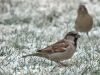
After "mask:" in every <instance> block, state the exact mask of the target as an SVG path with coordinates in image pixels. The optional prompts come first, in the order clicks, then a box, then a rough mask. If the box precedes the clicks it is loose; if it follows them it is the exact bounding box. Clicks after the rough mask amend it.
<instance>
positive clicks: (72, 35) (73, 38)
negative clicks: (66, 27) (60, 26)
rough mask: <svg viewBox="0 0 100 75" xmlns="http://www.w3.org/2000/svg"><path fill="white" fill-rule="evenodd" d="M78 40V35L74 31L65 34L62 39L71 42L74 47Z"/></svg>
mask: <svg viewBox="0 0 100 75" xmlns="http://www.w3.org/2000/svg"><path fill="white" fill-rule="evenodd" d="M78 38H80V35H79V34H78V33H77V32H75V31H70V32H68V33H67V35H66V36H65V37H64V39H66V40H71V41H73V42H74V43H75V46H77V40H78Z"/></svg>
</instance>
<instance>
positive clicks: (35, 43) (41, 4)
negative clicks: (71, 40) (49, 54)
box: [0, 0, 100, 75]
mask: <svg viewBox="0 0 100 75" xmlns="http://www.w3.org/2000/svg"><path fill="white" fill-rule="evenodd" d="M11 2H12V3H13V5H12V6H9V4H8V5H7V6H6V5H5V6H6V7H7V8H8V11H7V12H4V13H0V75H100V42H99V41H100V35H99V34H100V21H99V19H100V18H99V16H100V13H99V12H100V8H99V7H100V2H99V1H96V0H95V1H94V2H93V3H91V2H90V1H89V0H79V1H77V0H11ZM80 2H83V3H85V4H86V6H87V7H88V10H90V11H89V12H90V13H91V14H92V16H93V18H94V27H93V29H92V30H91V31H90V33H89V36H90V40H89V39H88V37H87V36H86V34H84V33H82V34H81V38H80V39H79V41H78V47H77V51H76V53H75V54H74V56H73V57H72V58H71V59H69V60H66V61H64V63H68V64H69V66H68V67H56V68H54V69H53V67H54V66H55V65H57V64H56V63H55V62H51V61H49V60H47V59H45V58H39V57H27V58H25V59H23V58H21V57H22V55H25V54H30V53H35V52H36V50H38V49H41V48H44V47H46V46H47V45H50V44H52V43H55V42H56V41H57V40H59V39H62V38H63V37H64V35H65V34H66V33H67V32H69V31H72V30H74V22H75V18H76V15H77V14H76V10H77V7H78V5H79V3H80Z"/></svg>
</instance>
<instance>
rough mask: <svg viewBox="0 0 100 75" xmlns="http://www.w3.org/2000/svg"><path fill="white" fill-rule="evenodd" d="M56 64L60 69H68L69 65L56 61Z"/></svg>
mask: <svg viewBox="0 0 100 75" xmlns="http://www.w3.org/2000/svg"><path fill="white" fill-rule="evenodd" d="M56 63H58V64H59V67H60V66H63V67H67V66H68V65H67V64H64V63H62V62H60V61H56Z"/></svg>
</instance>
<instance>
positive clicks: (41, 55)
mask: <svg viewBox="0 0 100 75" xmlns="http://www.w3.org/2000/svg"><path fill="white" fill-rule="evenodd" d="M28 56H39V57H47V55H45V54H42V53H34V54H28V55H24V56H22V58H26V57H28Z"/></svg>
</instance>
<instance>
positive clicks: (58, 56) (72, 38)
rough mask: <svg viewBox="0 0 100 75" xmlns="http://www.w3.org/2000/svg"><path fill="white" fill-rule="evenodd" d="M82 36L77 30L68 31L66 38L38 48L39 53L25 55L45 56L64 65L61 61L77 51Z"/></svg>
mask: <svg viewBox="0 0 100 75" xmlns="http://www.w3.org/2000/svg"><path fill="white" fill-rule="evenodd" d="M79 37H80V35H78V33H77V32H74V31H71V32H68V33H67V35H66V36H65V37H64V39H62V40H60V41H58V42H56V43H54V44H52V45H50V46H48V47H46V48H44V49H41V50H38V51H37V53H34V54H29V55H25V56H23V57H27V56H39V57H45V58H47V59H49V60H51V61H55V62H57V63H59V64H60V65H63V64H62V63H61V62H60V61H63V60H66V59H70V58H71V57H72V56H73V54H74V53H75V51H76V46H77V40H78V38H79Z"/></svg>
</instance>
